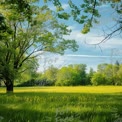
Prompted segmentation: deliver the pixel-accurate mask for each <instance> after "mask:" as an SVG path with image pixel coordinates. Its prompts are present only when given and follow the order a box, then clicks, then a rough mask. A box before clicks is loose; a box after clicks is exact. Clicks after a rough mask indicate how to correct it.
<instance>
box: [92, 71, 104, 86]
mask: <svg viewBox="0 0 122 122" xmlns="http://www.w3.org/2000/svg"><path fill="white" fill-rule="evenodd" d="M91 83H92V84H93V85H95V86H97V85H105V84H106V77H105V75H104V74H101V73H100V72H97V73H94V75H93V77H92V79H91Z"/></svg>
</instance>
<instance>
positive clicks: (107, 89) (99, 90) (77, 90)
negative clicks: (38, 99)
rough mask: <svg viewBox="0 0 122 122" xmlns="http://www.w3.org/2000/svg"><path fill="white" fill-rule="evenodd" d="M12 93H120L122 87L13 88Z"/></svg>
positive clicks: (2, 89)
mask: <svg viewBox="0 0 122 122" xmlns="http://www.w3.org/2000/svg"><path fill="white" fill-rule="evenodd" d="M5 92H6V91H5V88H0V93H5ZM14 92H15V93H17V92H56V93H64V92H65V93H119V92H122V86H77V87H57V86H54V87H15V88H14Z"/></svg>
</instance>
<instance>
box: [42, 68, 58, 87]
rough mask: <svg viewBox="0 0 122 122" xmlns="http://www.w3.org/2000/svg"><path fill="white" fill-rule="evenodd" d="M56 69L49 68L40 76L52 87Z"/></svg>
mask: <svg viewBox="0 0 122 122" xmlns="http://www.w3.org/2000/svg"><path fill="white" fill-rule="evenodd" d="M57 72H58V68H56V67H54V66H50V67H49V68H48V69H47V70H46V71H45V72H44V74H43V75H42V77H43V78H44V79H45V80H47V82H49V84H50V85H54V84H55V82H56V76H57Z"/></svg>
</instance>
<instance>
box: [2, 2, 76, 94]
mask: <svg viewBox="0 0 122 122" xmlns="http://www.w3.org/2000/svg"><path fill="white" fill-rule="evenodd" d="M23 1H24V0H23ZM34 3H35V1H33V0H32V1H30V2H28V5H29V9H30V11H29V12H31V13H28V12H27V16H26V9H23V10H22V12H18V10H19V8H18V5H19V2H17V3H16V2H13V3H12V4H8V3H7V2H6V1H3V2H2V4H1V5H0V13H2V17H3V18H4V19H3V23H4V22H5V25H6V27H8V28H9V30H10V31H9V32H10V33H7V31H8V28H7V29H5V31H3V30H2V31H1V35H5V36H4V37H5V38H3V37H2V38H1V40H0V56H1V57H0V69H1V70H0V79H2V80H3V81H4V83H5V85H6V91H7V92H13V85H14V80H15V79H16V77H17V75H18V74H19V73H21V72H23V71H25V70H26V69H27V67H26V66H27V65H26V64H28V63H29V62H30V63H33V61H34V60H36V58H37V57H38V56H39V55H42V54H43V52H45V51H47V52H52V53H60V54H63V53H64V50H66V49H67V48H69V49H72V50H73V51H76V50H77V47H78V46H77V45H76V42H75V40H68V39H65V38H63V36H64V35H69V34H70V32H71V31H70V30H68V29H67V26H66V25H65V24H59V23H58V21H57V20H56V19H55V18H54V16H53V12H52V11H51V10H50V9H49V8H48V7H47V6H41V7H39V6H36V4H34ZM20 11H21V9H20ZM23 12H24V13H25V14H24V13H23Z"/></svg>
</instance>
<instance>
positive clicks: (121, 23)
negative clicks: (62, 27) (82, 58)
mask: <svg viewBox="0 0 122 122" xmlns="http://www.w3.org/2000/svg"><path fill="white" fill-rule="evenodd" d="M44 1H45V2H47V1H52V2H53V4H54V5H55V6H56V9H57V16H58V17H59V18H61V19H66V20H67V19H69V18H70V17H72V18H73V19H74V21H76V22H77V23H79V24H83V28H81V32H82V33H83V34H86V33H88V32H89V31H90V29H91V28H92V27H93V25H94V23H97V24H98V23H99V18H100V17H101V15H100V12H99V9H98V8H99V6H101V5H103V4H109V5H111V7H112V8H113V9H114V10H115V12H116V14H118V15H119V16H118V18H116V24H115V26H116V28H114V27H115V26H114V27H113V28H112V31H111V32H110V33H108V34H106V35H105V38H104V39H103V40H101V41H100V42H99V43H97V44H100V43H102V42H104V41H105V40H108V39H110V38H111V37H112V36H113V35H114V34H116V33H117V32H120V33H121V30H122V17H121V16H122V9H121V7H122V2H121V0H83V1H81V4H78V5H77V4H75V2H73V1H72V0H68V2H67V3H68V4H69V7H70V10H71V11H70V12H68V13H67V12H65V10H64V9H63V8H62V5H61V0H44Z"/></svg>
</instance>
